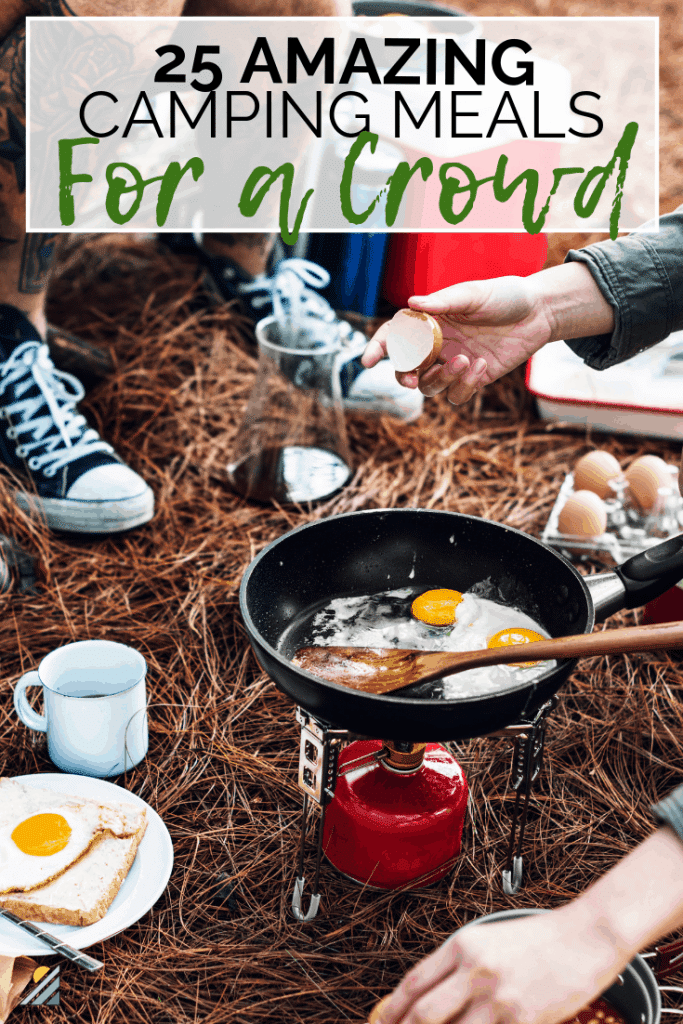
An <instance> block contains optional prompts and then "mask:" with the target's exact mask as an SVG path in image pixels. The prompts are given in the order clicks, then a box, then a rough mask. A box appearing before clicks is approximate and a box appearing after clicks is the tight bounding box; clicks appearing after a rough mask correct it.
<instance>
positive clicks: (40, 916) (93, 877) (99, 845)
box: [0, 804, 147, 927]
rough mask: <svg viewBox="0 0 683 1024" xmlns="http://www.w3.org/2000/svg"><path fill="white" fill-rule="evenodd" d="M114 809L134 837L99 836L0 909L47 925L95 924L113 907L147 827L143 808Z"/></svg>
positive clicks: (6, 898) (3, 902)
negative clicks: (68, 863) (71, 860)
mask: <svg viewBox="0 0 683 1024" xmlns="http://www.w3.org/2000/svg"><path fill="white" fill-rule="evenodd" d="M111 806H117V808H119V809H120V810H121V812H122V813H124V814H125V815H126V818H127V821H128V823H129V825H130V826H132V825H136V831H135V832H134V834H133V835H129V836H125V837H123V838H118V837H116V836H114V835H112V834H111V833H110V832H105V833H103V834H102V835H100V836H98V838H97V839H96V840H95V842H94V843H93V845H92V846H91V847H90V848H89V850H87V852H86V853H85V854H84V855H83V856H82V857H81V858H80V859H79V860H77V861H76V862H75V864H72V865H71V867H70V868H67V870H66V871H65V872H64V873H63V874H61V875H59V876H58V877H57V878H55V879H53V880H52V881H51V882H47V884H45V885H42V886H40V887H39V888H37V889H32V890H31V891H30V892H13V893H7V894H6V895H4V896H0V909H2V910H10V911H11V912H12V913H13V914H16V915H17V917H21V918H23V919H25V920H30V921H42V922H44V923H46V924H69V925H76V926H81V927H83V926H85V925H89V924H94V923H95V922H96V921H100V920H101V919H102V918H103V917H104V915H105V914H106V913H107V911H108V910H109V907H110V906H111V904H112V903H113V902H114V899H115V898H116V895H117V893H118V891H119V889H120V888H121V886H122V884H123V881H124V879H125V878H126V876H127V874H128V872H129V871H130V869H131V866H132V864H133V861H134V860H135V854H136V853H137V849H138V846H139V845H140V843H141V841H142V837H143V836H144V834H145V829H146V828H147V812H146V810H145V808H144V807H138V806H136V805H132V804H119V805H111Z"/></svg>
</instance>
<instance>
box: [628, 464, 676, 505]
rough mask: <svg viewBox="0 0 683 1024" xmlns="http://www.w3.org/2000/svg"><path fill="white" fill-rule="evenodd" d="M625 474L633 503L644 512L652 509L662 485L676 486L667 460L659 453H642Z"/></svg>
mask: <svg viewBox="0 0 683 1024" xmlns="http://www.w3.org/2000/svg"><path fill="white" fill-rule="evenodd" d="M624 475H625V477H626V482H627V484H628V493H629V495H630V496H631V498H632V499H633V503H634V504H635V506H636V508H638V509H639V510H640V511H641V512H643V513H644V514H647V513H648V512H651V511H652V508H653V506H654V504H655V502H656V500H657V491H658V490H659V488H660V487H672V486H675V484H674V481H673V478H672V475H671V473H670V472H669V468H668V466H667V464H666V462H665V461H664V459H660V458H659V456H658V455H641V457H640V458H639V459H636V460H635V462H632V463H631V465H630V466H629V467H628V469H627V470H626V473H625V474H624Z"/></svg>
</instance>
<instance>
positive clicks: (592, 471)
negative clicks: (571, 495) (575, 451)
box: [574, 451, 622, 498]
mask: <svg viewBox="0 0 683 1024" xmlns="http://www.w3.org/2000/svg"><path fill="white" fill-rule="evenodd" d="M620 476H622V472H621V466H620V465H619V463H618V462H617V460H616V459H615V458H614V456H613V455H610V453H609V452H603V451H598V452H588V454H587V455H584V456H583V458H582V459H579V461H578V462H577V463H576V468H575V469H574V490H576V491H593V493H594V494H597V496H598V497H599V498H611V497H614V493H615V492H614V491H613V490H612V488H611V487H610V480H618V479H619V477H620Z"/></svg>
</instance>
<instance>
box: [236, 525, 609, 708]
mask: <svg viewBox="0 0 683 1024" xmlns="http://www.w3.org/2000/svg"><path fill="white" fill-rule="evenodd" d="M414 512H422V513H425V514H427V515H429V516H439V517H441V516H443V517H445V518H450V519H453V518H455V519H459V520H468V521H471V522H477V523H488V524H489V525H490V526H491V527H493V528H496V529H500V530H502V531H504V532H505V533H513V534H516V535H517V536H519V537H523V538H524V539H525V540H526V541H530V542H531V543H533V544H536V545H537V546H538V547H539V548H542V549H543V551H544V552H549V553H550V554H551V555H552V556H553V557H554V558H556V559H558V561H560V562H561V564H562V566H563V567H565V568H566V569H568V570H569V571H570V572H571V573H572V574H573V576H574V577H575V579H576V580H577V581H578V582H579V584H580V586H581V589H582V591H583V594H584V597H585V599H586V607H587V608H588V612H589V614H588V621H587V623H586V629H585V630H584V633H590V632H592V629H593V626H594V624H595V613H594V610H593V601H592V598H591V596H590V591H589V590H588V587H587V586H586V583H585V581H584V578H583V576H582V575H581V573H580V572H579V571H578V569H576V568H575V567H574V566H573V565H572V564H571V562H568V561H567V559H566V558H563V557H562V555H560V554H559V553H558V552H557V551H555V550H554V549H553V548H551V547H549V545H547V544H544V543H543V541H541V540H538V538H537V537H532V536H530V535H529V534H528V533H524V531H523V530H518V529H516V528H515V527H514V526H506V525H505V524H504V523H498V522H496V521H495V520H493V519H484V518H483V517H482V516H470V515H466V514H465V513H463V512H449V511H447V510H442V509H431V508H429V509H427V508H420V507H406V508H373V509H361V510H359V511H356V512H341V513H339V514H338V515H334V516H325V517H323V518H321V519H314V520H313V521H312V522H310V523H302V525H301V526H295V527H294V528H293V529H292V530H288V531H287V532H286V533H283V534H282V536H280V537H277V538H276V539H275V540H272V541H271V542H270V544H267V545H266V547H264V548H263V549H262V550H261V551H259V553H258V554H257V555H255V556H254V558H253V559H252V561H251V562H250V563H249V565H248V566H247V568H246V570H245V572H244V575H243V577H242V582H241V584H240V590H239V608H240V614H241V616H242V618H243V620H244V623H245V625H246V627H247V632H248V633H249V634H250V635H252V636H254V637H257V638H258V643H259V646H260V647H262V648H263V649H264V650H265V651H266V652H267V654H268V656H269V657H270V658H273V659H274V660H275V661H277V662H278V663H279V664H280V665H281V666H282V667H283V668H284V669H285V670H286V671H289V672H291V671H296V672H297V673H298V674H300V675H301V676H302V677H303V678H304V679H306V680H309V681H310V682H312V683H316V684H317V685H318V686H320V685H322V686H325V687H331V688H332V690H333V691H334V692H336V693H341V694H344V693H346V694H348V692H349V687H347V686H343V685H342V684H340V683H332V682H330V681H329V680H327V679H321V678H320V677H319V676H316V675H313V673H312V672H307V671H306V670H305V669H302V668H299V667H298V666H295V665H293V664H292V662H291V661H290V660H289V659H288V658H285V657H283V655H282V654H280V652H279V651H278V650H277V649H276V648H275V647H272V646H271V645H270V644H269V643H268V642H267V640H266V639H265V638H264V637H263V636H262V635H261V633H260V631H259V630H258V629H257V628H256V625H255V623H254V621H253V619H252V617H251V614H250V612H249V609H248V607H247V600H246V593H247V588H248V586H249V580H250V578H251V576H252V575H253V573H254V571H255V570H256V569H257V567H258V565H259V563H260V562H261V561H262V560H263V559H264V558H266V557H267V556H268V554H269V553H270V552H271V551H272V550H273V549H275V548H277V546H278V545H279V544H281V543H282V542H283V541H285V540H286V539H289V538H290V537H293V536H294V535H295V534H299V533H303V532H305V531H306V530H310V529H312V528H314V527H316V526H319V525H320V523H329V522H334V521H335V520H338V519H354V518H358V517H361V516H378V515H382V514H386V513H391V514H392V515H401V514H404V513H414ZM578 660H579V659H578V658H564V659H558V660H557V662H556V667H555V668H552V669H548V671H547V672H544V673H543V674H542V675H540V676H537V677H536V678H535V679H534V680H533V682H532V683H530V682H529V681H528V680H527V681H526V682H521V683H517V684H516V685H515V686H508V687H505V689H502V690H496V691H495V692H493V693H485V694H481V696H478V697H472V696H469V697H454V698H451V699H450V700H448V699H442V698H432V697H423V698H418V697H412V698H410V697H409V698H405V697H394V696H392V695H391V694H388V693H387V694H377V693H361V692H360V691H354V692H355V693H357V694H358V696H359V697H363V698H365V699H367V700H371V701H376V702H378V703H381V704H383V705H385V706H386V702H387V701H388V702H389V703H391V704H393V705H396V706H397V707H403V708H405V707H406V706H407V705H409V704H410V703H411V702H414V703H419V704H421V705H423V706H428V707H442V708H457V707H459V706H460V705H462V704H471V703H472V701H473V700H476V701H477V702H479V703H481V704H488V703H489V701H491V702H493V701H496V700H498V699H499V698H500V697H503V696H508V695H512V694H515V693H517V692H518V691H523V690H528V689H530V687H533V688H534V689H535V688H536V687H538V686H539V685H540V684H542V683H543V682H546V681H548V680H550V679H551V677H552V676H554V675H555V674H556V673H557V672H558V671H560V670H564V669H565V668H567V667H568V668H569V672H571V671H573V669H574V667H575V666H576V664H577V663H578ZM276 685H277V683H276Z"/></svg>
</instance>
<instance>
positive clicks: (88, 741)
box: [14, 640, 148, 778]
mask: <svg viewBox="0 0 683 1024" xmlns="http://www.w3.org/2000/svg"><path fill="white" fill-rule="evenodd" d="M146 672H147V663H146V661H145V659H144V658H143V657H142V655H141V654H139V653H138V651H136V650H133V648H132V647H127V646H126V645H125V644H118V643H114V642H113V641H112V640H82V641H80V642H78V643H74V644H67V645H66V646H65V647H59V648H58V649H57V650H56V651H52V652H51V653H50V654H48V655H46V656H45V657H44V658H43V660H42V661H41V663H40V665H39V667H38V670H37V671H33V672H27V673H26V675H24V676H22V677H21V679H20V680H19V682H18V683H17V685H16V686H15V688H14V708H15V710H16V712H17V714H18V716H19V718H20V719H21V721H22V722H23V723H24V725H26V726H28V728H29V729H35V730H37V731H38V732H44V733H47V749H48V754H49V755H50V760H51V761H52V762H53V763H54V764H56V765H57V767H58V768H61V769H62V771H65V772H70V773H72V774H75V775H94V776H95V777H97V778H107V777H109V776H112V775H120V774H121V772H123V771H126V770H127V769H128V768H133V767H134V766H135V765H136V764H139V762H140V761H142V759H143V757H144V756H145V754H146V753H147V746H148V731H147V694H146V689H145V675H146ZM29 686H42V688H43V702H44V706H45V714H44V715H39V714H37V712H35V711H34V710H33V709H32V708H31V707H30V705H29V703H28V700H27V698H26V689H27V687H29Z"/></svg>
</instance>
